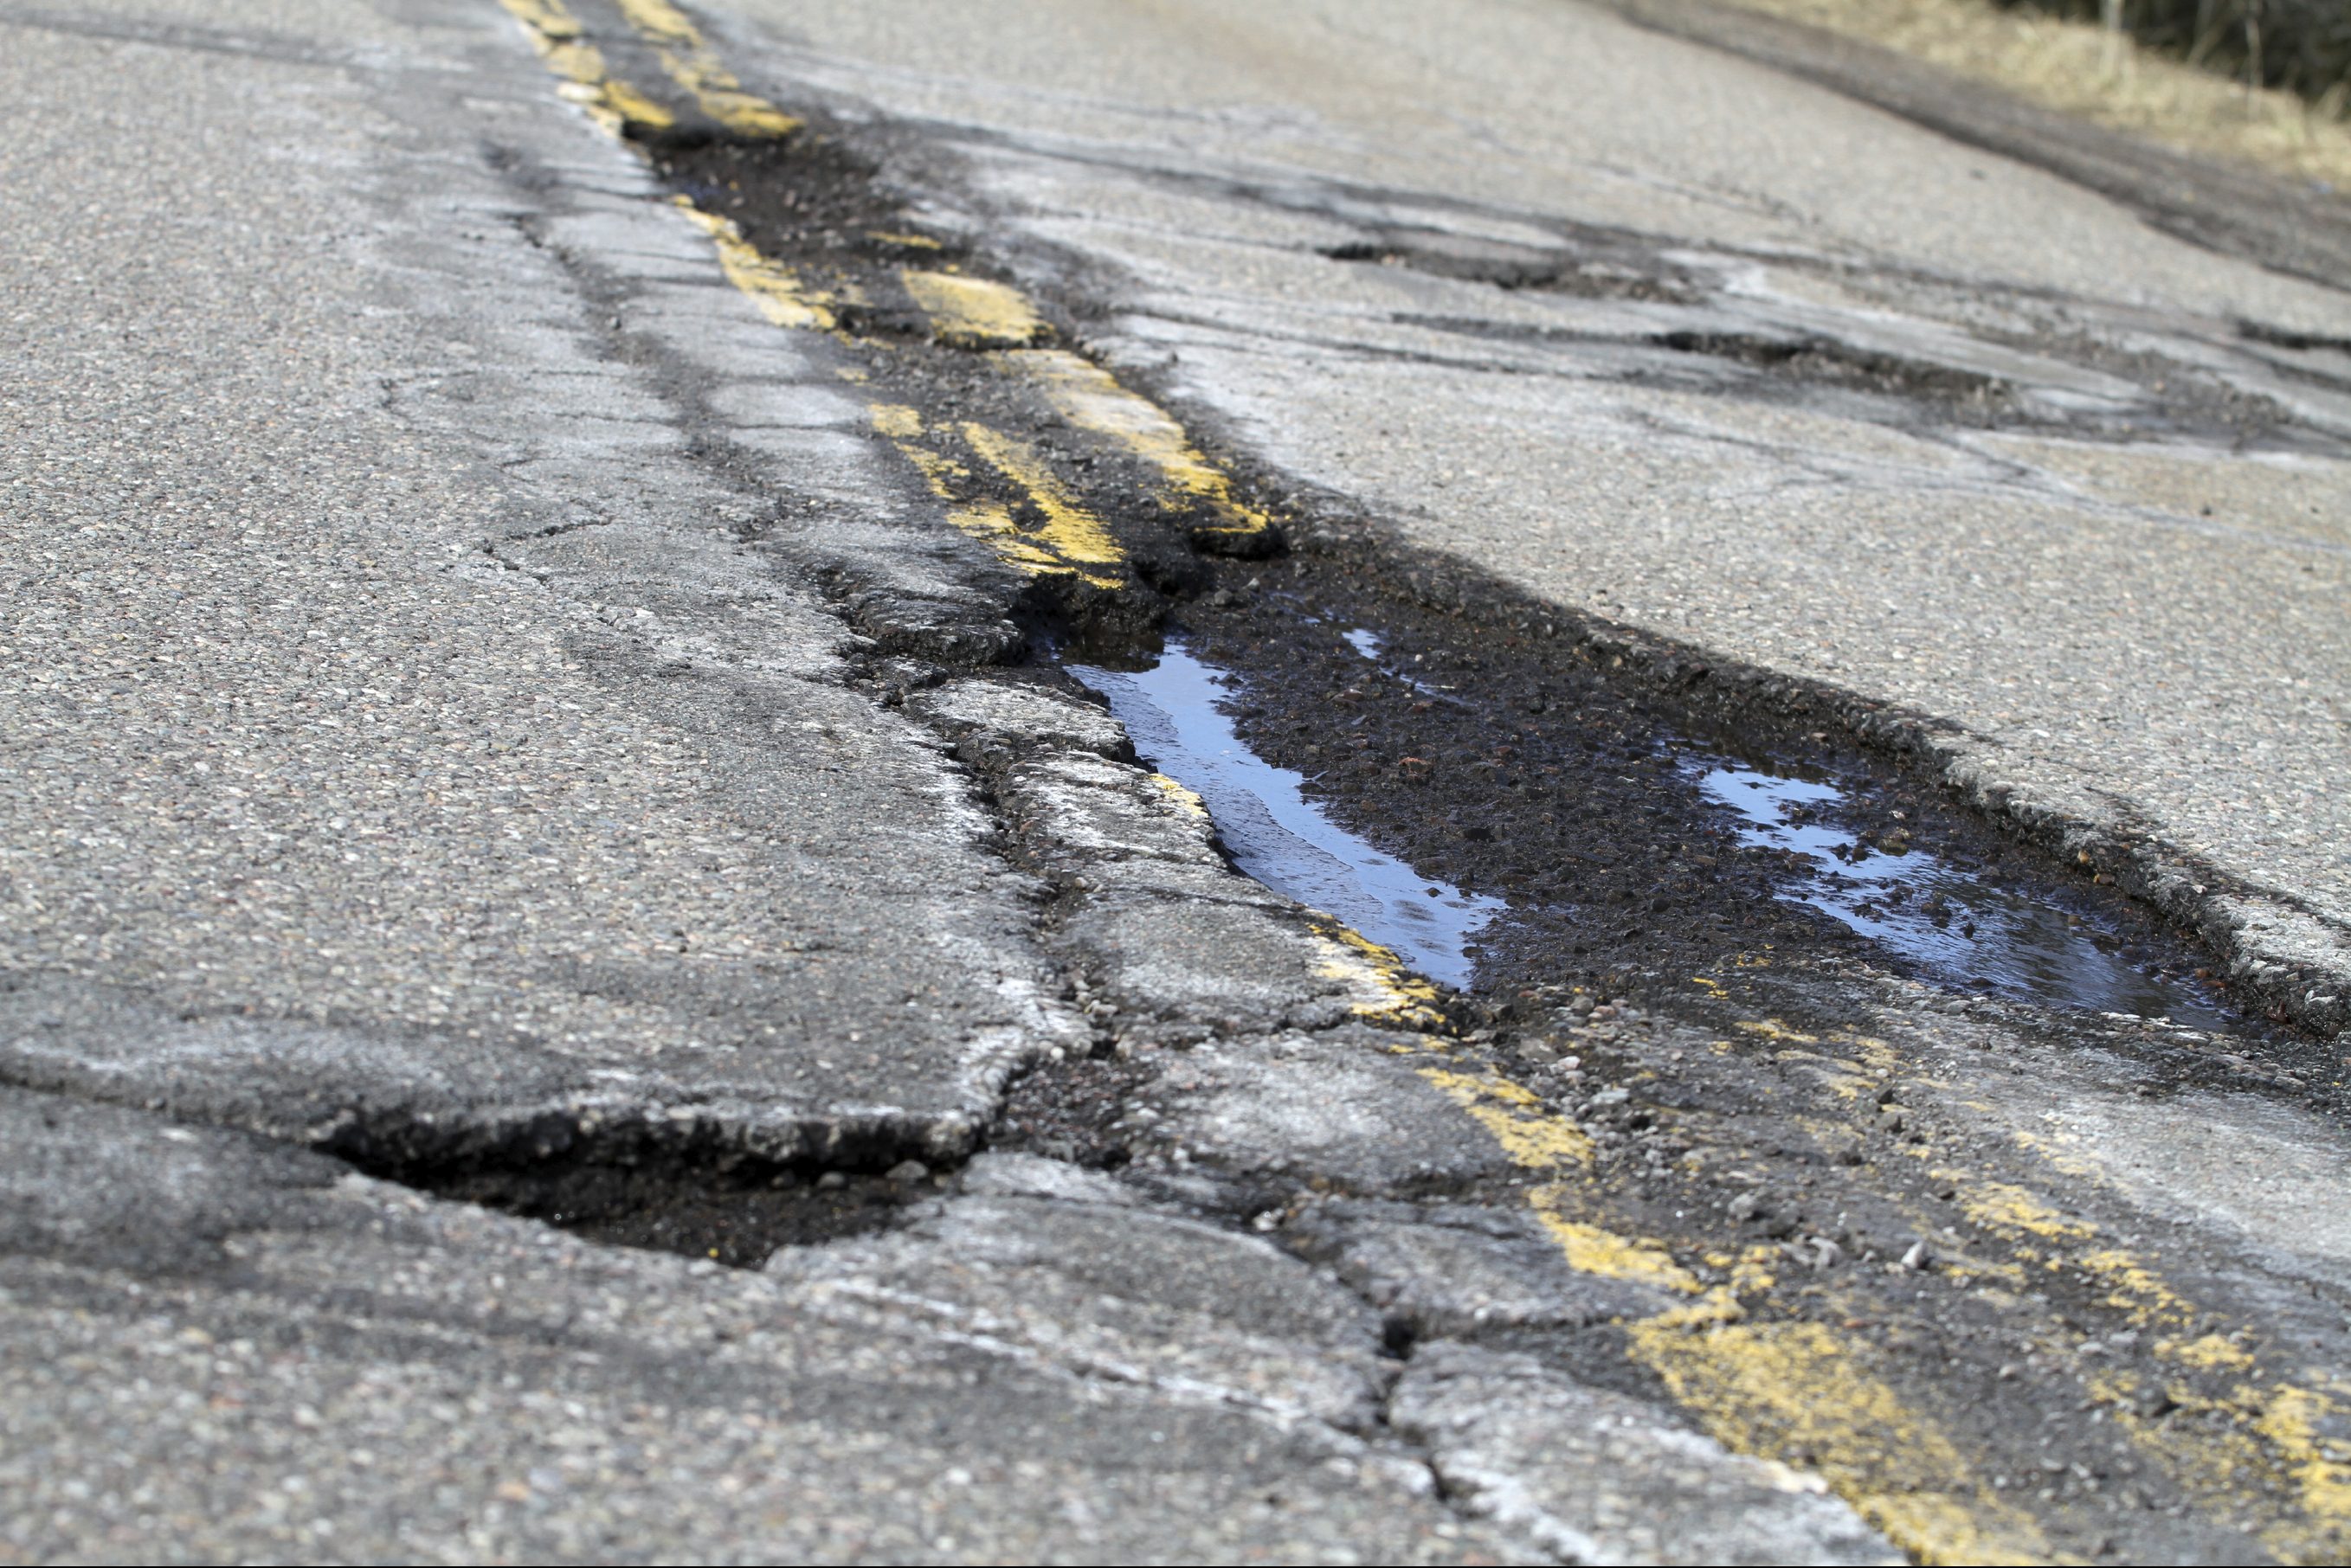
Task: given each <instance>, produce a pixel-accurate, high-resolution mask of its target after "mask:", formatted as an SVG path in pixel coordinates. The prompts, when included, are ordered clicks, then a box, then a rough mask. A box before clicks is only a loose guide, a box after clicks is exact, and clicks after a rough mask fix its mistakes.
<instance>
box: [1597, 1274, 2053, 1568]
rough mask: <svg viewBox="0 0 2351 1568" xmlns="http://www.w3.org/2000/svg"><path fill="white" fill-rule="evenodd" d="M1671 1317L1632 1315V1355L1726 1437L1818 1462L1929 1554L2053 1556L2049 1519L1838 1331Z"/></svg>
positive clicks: (1914, 1547) (1869, 1511)
mask: <svg viewBox="0 0 2351 1568" xmlns="http://www.w3.org/2000/svg"><path fill="white" fill-rule="evenodd" d="M1672 1315H1673V1314H1666V1315H1665V1316H1660V1317H1657V1318H1652V1319H1650V1320H1648V1321H1647V1322H1646V1323H1641V1324H1634V1325H1633V1327H1632V1328H1631V1330H1630V1331H1629V1334H1630V1339H1631V1350H1632V1354H1633V1356H1634V1358H1635V1360H1637V1361H1639V1362H1640V1363H1641V1364H1642V1365H1643V1366H1647V1367H1648V1368H1649V1369H1650V1370H1651V1371H1653V1372H1655V1373H1656V1375H1657V1376H1658V1378H1659V1379H1660V1380H1661V1381H1662V1382H1664V1384H1665V1385H1666V1387H1667V1389H1668V1390H1669V1391H1670V1392H1671V1393H1672V1394H1673V1396H1674V1397H1675V1399H1676V1400H1677V1401H1678V1402H1679V1403H1680V1404H1681V1406H1682V1407H1684V1408H1685V1409H1687V1410H1688V1411H1689V1412H1690V1413H1691V1414H1692V1415H1694V1416H1696V1417H1698V1420H1699V1422H1700V1423H1701V1424H1703V1425H1704V1426H1705V1428H1707V1430H1708V1432H1709V1433H1711V1434H1712V1435H1713V1436H1714V1437H1715V1438H1717V1439H1718V1440H1719V1441H1720V1442H1721V1443H1723V1444H1724V1445H1725V1446H1726V1447H1728V1448H1731V1449H1737V1450H1739V1451H1740V1452H1741V1453H1748V1454H1756V1455H1760V1456H1762V1457H1764V1458H1767V1459H1779V1460H1781V1461H1782V1462H1783V1463H1787V1464H1792V1465H1795V1466H1798V1467H1800V1468H1802V1469H1811V1470H1813V1471H1815V1472H1816V1473H1818V1474H1819V1475H1820V1476H1821V1478H1822V1479H1823V1480H1826V1481H1827V1482H1828V1483H1829V1485H1830V1486H1832V1487H1833V1488H1834V1489H1835V1490H1836V1491H1837V1492H1838V1493H1839V1494H1840V1495H1841V1496H1843V1497H1844V1499H1845V1501H1848V1502H1850V1503H1852V1504H1853V1506H1854V1509H1855V1511H1857V1512H1858V1513H1860V1514H1861V1516H1862V1517H1863V1518H1864V1519H1866V1520H1867V1521H1869V1522H1870V1523H1872V1524H1873V1525H1876V1527H1877V1528H1878V1529H1879V1530H1880V1531H1882V1532H1885V1534H1886V1538H1887V1539H1888V1540H1890V1541H1892V1542H1895V1544H1896V1545H1897V1546H1900V1547H1902V1548H1903V1549H1904V1550H1905V1551H1907V1552H1914V1553H1916V1554H1917V1556H1918V1557H1919V1558H1920V1559H1921V1560H1922V1561H1924V1562H1928V1563H2018V1562H2035V1561H2046V1560H2047V1559H2048V1557H2049V1543H2048V1542H2047V1541H2046V1540H2045V1539H2044V1538H2043V1535H2042V1533H2041V1531H2040V1528H2039V1527H2038V1526H2037V1525H2036V1524H2034V1522H2033V1521H2032V1520H2031V1519H2030V1518H2028V1517H2026V1516H2025V1515H2023V1514H2022V1513H2020V1512H2018V1511H2015V1510H2014V1509H2012V1508H2010V1507H2009V1506H2008V1505H2007V1504H2005V1503H2003V1502H2002V1501H2001V1500H2000V1499H1999V1498H1998V1497H1997V1496H1995V1495H1994V1494H1993V1493H1992V1491H1991V1489H1990V1488H1989V1487H1987V1486H1985V1485H1984V1484H1982V1483H1981V1482H1980V1481H1979V1480H1976V1479H1975V1475H1974V1469H1973V1467H1972V1466H1970V1464H1969V1463H1968V1461H1967V1459H1965V1458H1964V1457H1963V1456H1962V1455H1961V1454H1960V1453H1959V1449H1957V1448H1956V1447H1954V1446H1953V1445H1952V1443H1951V1442H1950V1440H1949V1438H1946V1437H1944V1436H1943V1435H1942V1433H1941V1432H1939V1431H1938V1430H1937V1429H1936V1428H1935V1427H1934V1426H1932V1425H1931V1424H1930V1423H1928V1421H1927V1420H1925V1419H1924V1418H1923V1417H1920V1416H1919V1415H1918V1414H1917V1412H1915V1411H1914V1410H1912V1409H1911V1408H1910V1407H1908V1406H1907V1405H1906V1404H1904V1403H1903V1401H1902V1399H1901V1397H1899V1396H1898V1395H1896V1393H1895V1391H1894V1390H1893V1389H1892V1388H1891V1387H1889V1386H1887V1385H1886V1383H1885V1382H1884V1381H1883V1380H1882V1379H1880V1378H1878V1377H1877V1376H1875V1375H1874V1374H1873V1373H1872V1372H1871V1371H1870V1370H1869V1368H1868V1367H1867V1366H1866V1365H1865V1363H1864V1362H1863V1361H1862V1360H1861V1358H1860V1357H1859V1356H1858V1355H1856V1354H1855V1351H1854V1350H1853V1349H1852V1348H1851V1347H1850V1346H1848V1345H1845V1344H1844V1342H1843V1341H1841V1340H1840V1339H1838V1337H1837V1336H1836V1335H1835V1334H1833V1333H1831V1332H1830V1331H1829V1330H1828V1329H1826V1328H1824V1327H1823V1326H1822V1325H1820V1324H1813V1323H1782V1324H1737V1323H1720V1322H1711V1323H1709V1322H1704V1321H1698V1322H1697V1323H1696V1324H1694V1325H1693V1324H1692V1323H1691V1320H1690V1319H1687V1318H1685V1319H1684V1320H1682V1321H1681V1322H1669V1321H1667V1318H1669V1317H1671V1316H1672Z"/></svg>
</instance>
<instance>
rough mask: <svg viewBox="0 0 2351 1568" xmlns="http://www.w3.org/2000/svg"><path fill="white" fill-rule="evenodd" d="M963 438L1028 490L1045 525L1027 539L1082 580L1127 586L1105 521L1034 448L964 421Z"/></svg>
mask: <svg viewBox="0 0 2351 1568" xmlns="http://www.w3.org/2000/svg"><path fill="white" fill-rule="evenodd" d="M963 439H964V441H965V443H966V444H967V445H968V446H969V447H970V448H971V450H972V451H974V452H977V453H978V454H979V455H980V457H981V458H983V459H984V460H986V461H987V462H988V463H989V464H990V465H991V466H992V467H994V468H995V469H996V471H997V472H998V473H1001V474H1002V475H1004V477H1005V478H1007V479H1008V480H1010V481H1011V482H1012V483H1015V484H1017V485H1019V487H1020V488H1021V489H1022V490H1023V491H1025V492H1027V493H1028V495H1029V502H1030V504H1033V505H1034V506H1035V507H1036V508H1037V510H1038V512H1039V513H1040V514H1041V515H1042V516H1043V517H1044V519H1045V521H1044V524H1043V525H1042V526H1041V527H1039V528H1035V529H1032V530H1029V531H1028V532H1027V533H1026V534H1025V535H1024V537H1025V538H1026V539H1027V540H1028V541H1029V543H1031V544H1033V545H1038V546H1040V548H1042V549H1044V550H1046V551H1048V552H1050V554H1051V555H1052V556H1054V557H1055V559H1056V561H1057V563H1058V565H1059V566H1061V569H1063V570H1066V571H1070V572H1073V573H1075V574H1076V575H1077V576H1078V577H1079V579H1080V580H1081V581H1082V582H1085V583H1088V584H1091V585H1092V586H1093V587H1098V588H1108V589H1113V590H1116V589H1120V588H1123V587H1126V554H1125V552H1124V551H1123V550H1121V549H1120V548H1119V547H1118V541H1117V540H1115V539H1113V538H1112V537H1111V535H1110V530H1109V529H1108V528H1106V527H1104V526H1103V525H1102V519H1101V518H1099V517H1097V516H1095V515H1094V514H1092V512H1089V511H1088V510H1086V508H1085V507H1084V505H1083V504H1081V503H1080V502H1079V500H1078V498H1077V497H1076V496H1074V495H1072V494H1071V493H1070V492H1069V490H1068V489H1067V488H1066V487H1064V486H1063V485H1062V483H1061V480H1060V479H1059V478H1057V477H1055V475H1054V473H1053V471H1052V470H1051V469H1050V468H1048V467H1047V466H1046V465H1045V460H1044V459H1043V458H1041V457H1039V456H1038V455H1037V450H1036V448H1034V447H1032V446H1030V445H1029V443H1028V442H1027V441H1022V440H1021V439H1020V438H1019V437H1018V436H1011V435H1007V434H1005V433H1004V432H1003V431H997V430H991V429H989V428H988V427H987V426H986V425H983V424H980V423H978V422H977V421H967V422H966V423H965V424H964V426H963Z"/></svg>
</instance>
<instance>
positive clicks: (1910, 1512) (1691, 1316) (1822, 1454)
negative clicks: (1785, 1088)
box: [1420, 1026, 2050, 1563]
mask: <svg viewBox="0 0 2351 1568" xmlns="http://www.w3.org/2000/svg"><path fill="white" fill-rule="evenodd" d="M1759 1033H1769V1034H1771V1035H1772V1036H1773V1037H1775V1038H1781V1039H1785V1038H1790V1037H1791V1036H1790V1034H1789V1033H1788V1032H1786V1031H1785V1030H1784V1029H1782V1028H1779V1027H1777V1026H1773V1027H1771V1028H1769V1029H1766V1030H1762V1031H1759ZM1430 1044H1431V1045H1432V1046H1434V1045H1435V1042H1434V1041H1431V1042H1430ZM1420 1071H1421V1075H1422V1076H1424V1077H1426V1078H1427V1079H1428V1080H1429V1081H1430V1082H1431V1083H1432V1084H1434V1085H1436V1086H1437V1088H1438V1089H1439V1090H1440V1091H1442V1092H1443V1093H1444V1094H1445V1095H1446V1096H1447V1097H1448V1098H1450V1099H1452V1100H1453V1102H1454V1103H1455V1104H1456V1105H1458V1106H1461V1108H1462V1110H1463V1111H1464V1112H1465V1113H1466V1114H1467V1115H1468V1116H1469V1117H1470V1119H1472V1120H1473V1121H1475V1122H1477V1123H1478V1124H1479V1126H1480V1127H1483V1128H1485V1130H1486V1132H1487V1133H1488V1135H1489V1137H1493V1139H1494V1140H1495V1142H1496V1143H1497V1144H1498V1145H1499V1146H1500V1147H1501V1149H1502V1151H1503V1153H1504V1154H1505V1155H1507V1156H1508V1157H1509V1158H1510V1162H1511V1163H1512V1164H1513V1165H1515V1166H1517V1167H1518V1168H1520V1169H1521V1170H1523V1171H1526V1172H1528V1173H1529V1174H1531V1175H1537V1176H1541V1177H1543V1178H1545V1180H1544V1181H1543V1182H1542V1183H1541V1184H1540V1185H1537V1186H1535V1187H1534V1188H1532V1189H1531V1190H1530V1191H1529V1193H1528V1195H1527V1201H1528V1206H1529V1208H1530V1209H1531V1210H1532V1211H1533V1212H1534V1215H1535V1217H1536V1219H1537V1220H1539V1221H1540V1222H1541V1224H1542V1227H1543V1230H1544V1231H1545V1233H1546V1234H1547V1235H1549V1236H1550V1237H1551V1239H1552V1242H1553V1243H1554V1244H1555V1245H1556V1246H1557V1247H1558V1248H1559V1250H1560V1254H1561V1256H1562V1258H1563V1259H1564V1260H1565V1261H1566V1262H1567V1263H1568V1265H1569V1266H1570V1267H1571V1268H1574V1269H1576V1270H1578V1271H1579V1272H1589V1273H1593V1274H1598V1275H1602V1276H1604V1277H1606V1278H1610V1279H1618V1280H1626V1281H1632V1282H1638V1283H1642V1284H1647V1285H1651V1286H1655V1287H1657V1288H1659V1289H1663V1290H1667V1291H1670V1292H1672V1293H1676V1294H1679V1295H1689V1296H1697V1297H1698V1300H1695V1301H1693V1302H1692V1303H1690V1304H1689V1305H1687V1306H1683V1307H1677V1308H1673V1309H1670V1310H1668V1311H1667V1312H1664V1313H1660V1314H1656V1315H1654V1316H1652V1317H1649V1318H1646V1319H1645V1320H1642V1321H1641V1322H1638V1323H1635V1324H1631V1325H1629V1327H1628V1330H1627V1334H1628V1345H1627V1350H1628V1353H1629V1354H1630V1355H1632V1356H1633V1357H1634V1359H1635V1360H1636V1361H1638V1362H1640V1363H1641V1364H1642V1365H1643V1366H1646V1367H1648V1368H1649V1369H1650V1370H1651V1371H1653V1372H1654V1373H1656V1376H1658V1378H1659V1379H1660V1380H1661V1381H1662V1382H1663V1383H1664V1384H1665V1385H1666V1386H1667V1389H1668V1390H1669V1391H1670V1392H1671V1393H1672V1394H1673V1396H1674V1397H1675V1398H1676V1399H1677V1401H1678V1402H1679V1403H1680V1404H1681V1405H1682V1407H1684V1408H1685V1409H1687V1410H1688V1411H1689V1413H1690V1414H1691V1415H1692V1416H1693V1417H1696V1418H1697V1419H1698V1422H1699V1423H1700V1424H1701V1425H1702V1426H1703V1427H1704V1428H1706V1429H1707V1431H1708V1432H1709V1433H1710V1434H1711V1435H1712V1436H1713V1437H1714V1438H1716V1439H1717V1440H1718V1441H1719V1442H1721V1443H1722V1444H1723V1445H1724V1446H1725V1447H1726V1448H1729V1449H1734V1450H1736V1451H1738V1452H1741V1453H1747V1454H1752V1455H1755V1456H1757V1457H1759V1458H1762V1459H1774V1460H1777V1461H1779V1462H1781V1463H1783V1464H1788V1465H1791V1466H1793V1467H1795V1468H1797V1469H1807V1470H1811V1471H1813V1472H1814V1473H1816V1474H1818V1475H1819V1476H1820V1477H1821V1478H1822V1479H1823V1480H1825V1481H1827V1482H1828V1484H1829V1485H1830V1486H1831V1487H1832V1488H1833V1489H1834V1490H1836V1491H1837V1493H1838V1494H1839V1495H1841V1496H1843V1497H1844V1500H1845V1501H1847V1502H1849V1503H1851V1504H1852V1505H1853V1507H1854V1509H1855V1511H1856V1512H1858V1513H1860V1514H1861V1515H1862V1516H1863V1517H1864V1518H1865V1519H1866V1520H1868V1521H1870V1522H1871V1523H1872V1524H1873V1525H1874V1526H1876V1528H1877V1529H1878V1530H1879V1531H1881V1532H1884V1534H1885V1535H1886V1538H1887V1539H1888V1540H1890V1541H1892V1542H1894V1543H1895V1544H1896V1545H1897V1546H1899V1547H1901V1548H1902V1549H1903V1550H1904V1551H1906V1552H1911V1553H1913V1554H1915V1555H1916V1556H1917V1557H1918V1558H1920V1559H1921V1560H1922V1561H1925V1562H1928V1563H1992V1562H2002V1563H2019V1562H2041V1561H2047V1560H2049V1557H2050V1551H2049V1544H2048V1542H2047V1540H2046V1539H2045V1538H2044V1537H2043V1535H2042V1533H2041V1531H2040V1529H2039V1527H2038V1526H2037V1525H2036V1524H2035V1523H2034V1522H2033V1521H2032V1519H2031V1518H2029V1517H2028V1516H2026V1515H2024V1514H2023V1513H2022V1512H2020V1511H2017V1510H2015V1509H2014V1508H2011V1506H2009V1505H2008V1504H2007V1503H2006V1502H2004V1501H2001V1499H2000V1498H1998V1497H1997V1496H1996V1495H1994V1493H1993V1492H1992V1490H1991V1488H1990V1487H1989V1486H1988V1485H1985V1484H1983V1483H1982V1482H1980V1481H1979V1480H1975V1479H1973V1470H1972V1469H1971V1467H1970V1465H1969V1464H1968V1463H1967V1461H1966V1459H1964V1457H1963V1456H1962V1455H1961V1453H1960V1451H1959V1448H1958V1446H1957V1444H1955V1443H1954V1442H1953V1441H1952V1440H1951V1439H1950V1438H1949V1437H1948V1436H1946V1435H1944V1434H1943V1433H1942V1432H1941V1431H1939V1430H1938V1428H1936V1427H1935V1426H1934V1425H1933V1423H1932V1422H1930V1421H1929V1420H1928V1418H1927V1417H1924V1416H1922V1415H1920V1414H1919V1413H1918V1412H1917V1411H1916V1410H1914V1409H1912V1408H1911V1407H1908V1406H1907V1404H1905V1403H1904V1401H1903V1400H1902V1399H1901V1398H1900V1397H1899V1396H1898V1395H1896V1393H1895V1391H1894V1390H1893V1388H1892V1387H1891V1386H1888V1385H1887V1384H1886V1382H1885V1381H1884V1380H1883V1379H1881V1378H1879V1377H1877V1376H1875V1375H1874V1374H1873V1373H1872V1372H1870V1371H1869V1369H1868V1366H1867V1364H1866V1362H1865V1359H1864V1357H1863V1355H1862V1354H1861V1353H1860V1352H1859V1350H1858V1349H1857V1348H1856V1347H1855V1346H1853V1345H1848V1344H1846V1343H1845V1342H1844V1340H1843V1339H1842V1338H1840V1337H1839V1336H1838V1335H1837V1334H1835V1333H1834V1332H1833V1331H1832V1330H1830V1329H1828V1328H1826V1327H1824V1326H1823V1325H1821V1324H1814V1323H1811V1322H1808V1321H1794V1322H1787V1323H1774V1324H1751V1323H1747V1322H1744V1321H1742V1320H1744V1319H1745V1318H1746V1317H1747V1315H1748V1314H1747V1312H1746V1309H1745V1308H1744V1306H1743V1305H1742V1304H1741V1303H1740V1299H1739V1298H1740V1294H1741V1293H1746V1294H1761V1293H1764V1292H1766V1291H1768V1290H1770V1289H1771V1284H1772V1279H1771V1274H1770V1272H1768V1271H1767V1270H1765V1269H1764V1268H1763V1267H1761V1265H1760V1263H1759V1262H1758V1261H1757V1260H1755V1259H1752V1258H1750V1259H1743V1260H1734V1261H1733V1267H1732V1271H1731V1272H1732V1282H1731V1285H1730V1287H1729V1288H1728V1289H1723V1288H1717V1289H1714V1290H1711V1291H1708V1290H1704V1289H1703V1287H1702V1286H1701V1285H1700V1283H1699V1281H1698V1277H1697V1276H1696V1275H1695V1274H1693V1273H1692V1272H1690V1271H1689V1270H1688V1269H1687V1268H1685V1267H1683V1266H1682V1265H1681V1264H1680V1263H1678V1262H1675V1260H1674V1258H1673V1256H1672V1254H1671V1253H1670V1252H1668V1251H1667V1250H1666V1248H1665V1247H1664V1246H1663V1245H1661V1244H1660V1243H1658V1242H1656V1241H1648V1240H1646V1239H1641V1238H1635V1237H1628V1236H1623V1235H1619V1234H1617V1233H1615V1232H1614V1231H1608V1230H1605V1229H1604V1228H1602V1227H1600V1226H1597V1225H1593V1224H1591V1223H1589V1222H1588V1221H1586V1220H1582V1219H1579V1218H1577V1217H1575V1216H1574V1215H1573V1213H1572V1212H1571V1209H1572V1205H1573V1198H1574V1195H1575V1193H1576V1191H1577V1188H1576V1186H1575V1185H1574V1182H1575V1180H1576V1179H1577V1178H1579V1177H1580V1176H1581V1174H1582V1172H1583V1171H1584V1170H1585V1169H1587V1168H1589V1167H1590V1165H1591V1162H1592V1158H1593V1153H1592V1143H1591V1140H1590V1138H1589V1137H1586V1136H1585V1134H1584V1132H1583V1129H1582V1128H1581V1127H1577V1126H1576V1125H1575V1124H1574V1122H1573V1120H1571V1119H1570V1118H1568V1117H1566V1116H1561V1115H1559V1114H1558V1113H1556V1112H1554V1111H1552V1110H1551V1109H1550V1108H1549V1107H1548V1106H1545V1105H1544V1104H1543V1102H1542V1101H1541V1099H1539V1098H1538V1097H1536V1096H1534V1095H1532V1094H1531V1093H1530V1092H1528V1091H1527V1090H1526V1089H1524V1088H1523V1087H1521V1086H1520V1085H1516V1084H1512V1083H1510V1082H1509V1081H1508V1080H1507V1079H1502V1078H1499V1077H1498V1076H1496V1075H1493V1074H1491V1073H1490V1072H1476V1073H1471V1072H1465V1071H1461V1070H1458V1069H1456V1068H1452V1067H1446V1066H1437V1065H1436V1064H1430V1065H1426V1066H1424V1067H1422V1068H1421V1069H1420Z"/></svg>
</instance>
